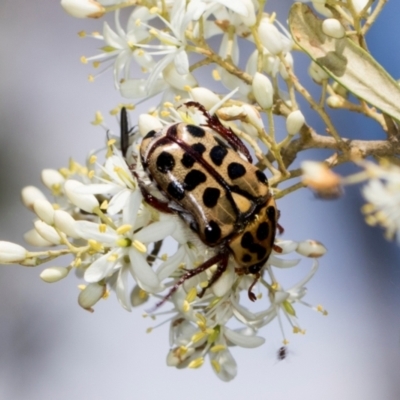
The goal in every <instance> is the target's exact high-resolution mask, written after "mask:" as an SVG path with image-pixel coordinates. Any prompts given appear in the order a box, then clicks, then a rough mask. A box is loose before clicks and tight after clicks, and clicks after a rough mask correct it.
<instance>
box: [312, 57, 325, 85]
mask: <svg viewBox="0 0 400 400" xmlns="http://www.w3.org/2000/svg"><path fill="white" fill-rule="evenodd" d="M308 73H309V74H310V76H311V78H312V79H313V80H314V82H316V83H319V84H320V83H321V82H322V81H323V80H326V79H328V78H329V75H328V74H327V73H326V72H325V71H324V70H323V69H322V68H321V67H320V66H319V65H318V64H317V63H315V62H314V61H312V62H311V64H310V67H309V68H308Z"/></svg>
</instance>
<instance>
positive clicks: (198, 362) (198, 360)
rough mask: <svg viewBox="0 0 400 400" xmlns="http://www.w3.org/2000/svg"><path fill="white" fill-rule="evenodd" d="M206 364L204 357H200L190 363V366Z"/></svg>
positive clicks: (196, 366) (198, 366)
mask: <svg viewBox="0 0 400 400" xmlns="http://www.w3.org/2000/svg"><path fill="white" fill-rule="evenodd" d="M203 364H204V358H203V357H199V358H196V359H195V360H193V361H192V362H190V363H189V365H188V367H189V368H200V367H201V366H202V365H203Z"/></svg>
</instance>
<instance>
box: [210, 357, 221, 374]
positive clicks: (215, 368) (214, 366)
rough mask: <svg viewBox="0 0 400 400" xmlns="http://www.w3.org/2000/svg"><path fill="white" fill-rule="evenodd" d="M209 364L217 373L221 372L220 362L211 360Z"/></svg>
mask: <svg viewBox="0 0 400 400" xmlns="http://www.w3.org/2000/svg"><path fill="white" fill-rule="evenodd" d="M211 365H212V366H213V368H214V370H215V372H216V373H217V374H219V373H220V372H221V364H220V363H219V362H218V361H217V360H211Z"/></svg>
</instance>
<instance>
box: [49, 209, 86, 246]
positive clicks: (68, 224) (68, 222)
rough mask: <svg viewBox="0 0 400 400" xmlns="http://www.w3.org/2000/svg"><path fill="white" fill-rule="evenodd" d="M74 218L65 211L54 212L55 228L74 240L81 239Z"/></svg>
mask: <svg viewBox="0 0 400 400" xmlns="http://www.w3.org/2000/svg"><path fill="white" fill-rule="evenodd" d="M75 222H76V221H75V220H74V218H73V217H72V216H71V215H70V214H68V213H67V212H66V211H63V210H56V211H54V226H55V227H56V228H57V229H59V230H60V231H61V232H64V233H65V234H66V235H67V236H69V237H72V238H74V239H79V238H80V236H79V234H78V233H77V232H76V229H75Z"/></svg>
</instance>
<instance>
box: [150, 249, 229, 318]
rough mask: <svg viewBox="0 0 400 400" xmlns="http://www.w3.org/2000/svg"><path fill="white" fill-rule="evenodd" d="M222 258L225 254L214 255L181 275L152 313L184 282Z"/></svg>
mask: <svg viewBox="0 0 400 400" xmlns="http://www.w3.org/2000/svg"><path fill="white" fill-rule="evenodd" d="M224 257H226V254H225V253H219V254H217V255H215V256H214V257H211V258H210V259H209V260H207V261H206V262H204V263H203V264H201V265H199V266H198V267H197V268H194V269H191V270H189V271H188V272H186V274H184V275H182V276H181V277H180V278H179V279H178V281H177V282H176V283H175V284H174V286H172V288H171V289H170V290H169V292H168V293H167V294H166V296H164V297H163V298H162V299H161V301H159V302H158V303H157V304H156V305H155V306H154V309H153V310H152V311H154V310H155V309H157V308H158V307H161V306H162V305H163V304H164V303H165V302H166V301H167V300H168V299H169V298H170V297H171V296H172V295H173V294H174V293H175V292H176V291H177V290H178V288H179V286H181V285H182V284H183V283H184V282H185V281H187V280H188V279H190V278H192V277H193V276H196V275H198V274H201V273H202V272H204V271H205V270H206V269H208V268H210V267H212V266H213V265H214V264H216V263H219V262H220V261H221V260H222V259H223V258H224Z"/></svg>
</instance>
